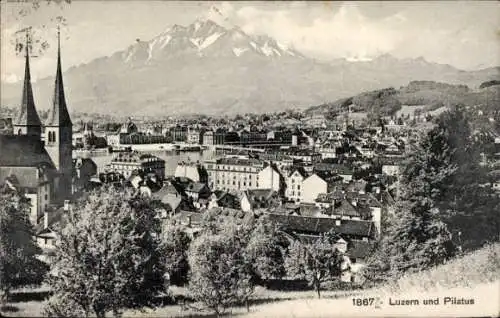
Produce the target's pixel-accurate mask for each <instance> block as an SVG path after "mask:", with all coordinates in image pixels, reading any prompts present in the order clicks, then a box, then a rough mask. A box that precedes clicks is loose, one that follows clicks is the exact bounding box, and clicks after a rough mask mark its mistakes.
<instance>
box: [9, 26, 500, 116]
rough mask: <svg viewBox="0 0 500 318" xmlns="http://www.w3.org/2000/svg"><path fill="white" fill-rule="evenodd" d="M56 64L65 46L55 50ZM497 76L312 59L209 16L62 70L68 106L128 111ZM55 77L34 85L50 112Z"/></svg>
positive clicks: (171, 111)
mask: <svg viewBox="0 0 500 318" xmlns="http://www.w3.org/2000/svg"><path fill="white" fill-rule="evenodd" d="M63 60H64V52H63ZM495 79H500V67H495V68H488V69H483V70H478V71H462V70H459V69H456V68H454V67H452V66H450V65H443V64H437V63H432V62H428V61H426V60H425V59H423V58H417V59H397V58H395V57H393V56H391V55H388V54H385V55H382V56H379V57H378V58H375V59H373V60H370V61H358V62H354V61H348V60H345V59H337V60H334V61H330V62H320V61H317V60H315V59H312V58H309V57H307V56H305V55H304V54H301V53H300V52H298V51H297V50H295V49H293V48H291V47H287V46H285V45H283V44H281V43H279V42H278V41H276V40H275V39H273V38H271V37H269V36H265V35H259V36H254V35H248V34H247V33H245V32H244V31H243V30H241V29H240V28H239V27H223V26H221V25H219V24H217V23H215V22H213V21H212V20H196V21H195V22H194V23H192V24H191V25H188V26H181V25H174V26H172V27H170V28H168V29H166V30H165V31H164V32H162V33H161V34H159V35H157V36H156V37H154V38H153V39H151V40H150V41H141V40H137V41H136V43H133V44H131V45H130V46H129V47H128V48H126V49H124V50H122V51H118V52H116V53H114V54H112V55H111V56H107V57H101V58H98V59H95V60H93V61H91V62H89V63H87V64H81V65H78V66H73V67H70V68H69V69H68V70H66V72H65V73H64V80H65V82H64V83H65V89H66V98H67V100H68V107H69V109H70V111H78V112H89V113H103V114H116V113H120V114H129V115H179V114H193V113H198V114H199V113H204V114H210V115H212V114H235V113H247V112H271V111H280V110H284V109H288V108H298V109H305V108H307V107H309V106H311V105H319V104H322V103H325V102H329V101H334V100H337V99H339V98H344V97H348V96H352V95H355V94H357V93H360V92H363V91H370V90H376V89H381V88H386V87H399V86H402V85H406V84H408V83H409V82H410V81H414V80H428V81H439V82H446V83H450V84H465V85H468V86H470V87H472V88H476V87H478V86H479V85H480V84H481V83H482V82H485V81H489V80H495ZM21 89H22V83H21V82H18V83H14V84H12V83H11V84H7V83H2V94H1V102H2V105H5V106H8V107H17V105H18V104H19V103H20V98H21V97H20V96H21ZM52 90H53V78H51V77H49V78H44V79H40V80H38V81H37V82H36V83H34V94H35V100H36V101H37V106H38V107H39V108H40V109H48V108H49V102H50V98H51V93H52Z"/></svg>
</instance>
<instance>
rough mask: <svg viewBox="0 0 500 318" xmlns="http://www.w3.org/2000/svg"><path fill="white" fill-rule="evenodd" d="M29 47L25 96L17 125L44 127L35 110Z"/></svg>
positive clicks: (24, 87) (16, 120) (25, 72)
mask: <svg viewBox="0 0 500 318" xmlns="http://www.w3.org/2000/svg"><path fill="white" fill-rule="evenodd" d="M27 47H28V46H27V45H26V65H25V68H24V85H23V95H22V98H21V110H20V112H19V114H18V116H17V118H16V119H15V122H14V124H15V125H23V126H39V127H41V126H42V122H41V121H40V117H38V113H37V111H36V108H35V100H34V99H33V88H32V86H31V73H30V61H29V54H28V48H27Z"/></svg>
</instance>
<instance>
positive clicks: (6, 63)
mask: <svg viewBox="0 0 500 318" xmlns="http://www.w3.org/2000/svg"><path fill="white" fill-rule="evenodd" d="M24 1H25V0H15V1H14V0H12V1H10V2H5V1H2V2H1V4H0V5H1V8H0V9H1V16H0V17H1V22H0V23H1V38H0V39H1V79H2V81H7V82H14V81H17V80H19V79H21V78H22V76H23V74H24V70H23V69H24V59H23V57H22V56H16V54H15V49H14V43H15V41H14V39H15V35H14V34H15V32H16V31H17V30H20V29H22V28H24V27H26V26H32V27H33V28H34V30H35V35H36V37H38V38H42V39H45V40H47V42H48V43H49V48H48V49H47V50H46V51H45V52H44V53H43V54H41V55H39V56H37V57H36V58H33V59H32V61H31V64H32V67H31V71H32V78H33V79H34V80H36V79H37V78H43V77H46V76H50V75H53V73H55V64H56V45H55V44H56V22H55V21H54V18H55V17H57V16H63V17H64V18H65V20H66V25H65V26H64V27H63V28H62V31H61V34H62V37H61V49H62V52H63V69H67V68H69V67H71V66H76V65H79V64H81V63H88V62H90V61H91V60H93V59H95V58H98V57H102V56H110V55H111V54H112V53H114V52H116V51H121V50H123V49H125V48H127V47H128V46H130V45H131V44H133V43H134V42H135V41H136V39H141V40H150V39H152V38H153V37H155V36H156V35H158V34H159V33H161V32H162V31H163V30H165V29H167V28H168V27H169V26H171V25H173V24H180V25H189V24H190V23H192V22H194V21H195V20H196V19H198V18H201V19H206V18H210V19H212V20H214V21H215V22H217V23H220V24H221V25H223V26H235V25H237V26H240V27H241V28H242V29H243V30H244V31H245V32H247V33H249V34H267V35H269V36H271V37H274V38H275V39H276V40H278V41H279V42H282V43H283V44H286V45H289V46H292V47H294V48H295V49H296V50H298V51H300V52H302V53H303V54H305V55H307V56H309V57H312V58H315V59H318V60H322V61H329V60H333V59H337V58H345V59H348V60H352V61H356V60H369V59H373V58H376V57H377V56H379V55H382V54H387V53H388V54H391V55H393V56H395V57H398V58H418V57H423V58H425V59H426V60H428V61H432V62H437V63H442V64H450V65H452V66H455V67H457V68H460V69H464V70H475V69H482V68H486V67H491V66H498V65H500V53H499V52H500V3H498V2H494V1H491V2H489V1H476V2H473V1H467V2H460V1H443V2H440V1H433V2H425V1H412V2H410V1H408V2H397V1H390V2H377V1H370V2H307V3H306V2H284V1H283V2H279V1H277V2H258V1H251V2H243V1H239V2H209V1H204V2H173V1H153V0H145V1H127V0H114V1H109V0H108V1H104V0H102V1H89V0H72V2H71V4H65V3H62V4H59V5H58V4H55V3H49V4H47V3H45V2H44V1H46V0H41V5H40V7H39V8H38V9H37V10H33V9H32V5H31V4H29V3H28V4H27V3H25V2H24ZM21 9H24V10H27V11H26V12H27V14H25V15H21V14H19V11H20V10H21ZM43 26H45V27H43Z"/></svg>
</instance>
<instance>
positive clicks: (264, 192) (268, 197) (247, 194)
mask: <svg viewBox="0 0 500 318" xmlns="http://www.w3.org/2000/svg"><path fill="white" fill-rule="evenodd" d="M280 205H281V199H280V197H279V195H278V193H277V192H276V191H274V190H273V189H251V190H245V191H243V192H242V193H241V201H240V206H241V210H242V211H245V212H250V211H255V210H258V209H269V208H273V207H278V206H280Z"/></svg>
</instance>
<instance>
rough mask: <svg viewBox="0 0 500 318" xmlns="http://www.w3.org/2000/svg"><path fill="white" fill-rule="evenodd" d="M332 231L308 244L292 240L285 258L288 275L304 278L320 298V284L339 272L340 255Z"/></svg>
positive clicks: (334, 276) (336, 276) (333, 277)
mask: <svg viewBox="0 0 500 318" xmlns="http://www.w3.org/2000/svg"><path fill="white" fill-rule="evenodd" d="M332 234H333V233H326V234H323V235H322V236H321V237H319V238H318V239H317V240H316V241H314V243H312V244H310V245H306V244H303V243H301V242H299V241H296V242H293V243H292V245H291V247H290V249H289V253H288V257H287V259H286V265H285V266H286V268H287V272H288V274H289V275H290V276H292V277H296V278H305V279H306V280H307V281H308V282H309V284H311V285H312V286H313V287H314V290H316V293H317V294H318V298H321V284H322V283H324V282H327V281H331V280H334V279H337V278H338V277H339V276H340V274H341V263H342V256H341V254H340V252H339V251H338V250H337V249H336V247H335V245H334V240H333V238H334V235H332Z"/></svg>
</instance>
